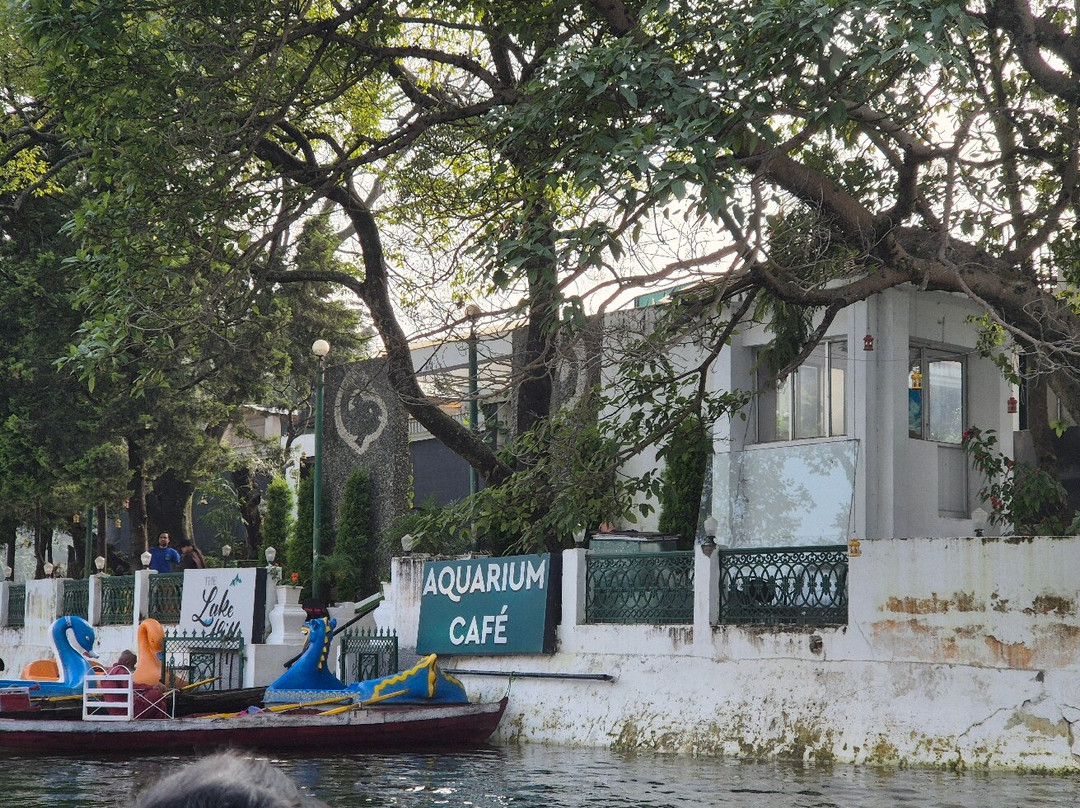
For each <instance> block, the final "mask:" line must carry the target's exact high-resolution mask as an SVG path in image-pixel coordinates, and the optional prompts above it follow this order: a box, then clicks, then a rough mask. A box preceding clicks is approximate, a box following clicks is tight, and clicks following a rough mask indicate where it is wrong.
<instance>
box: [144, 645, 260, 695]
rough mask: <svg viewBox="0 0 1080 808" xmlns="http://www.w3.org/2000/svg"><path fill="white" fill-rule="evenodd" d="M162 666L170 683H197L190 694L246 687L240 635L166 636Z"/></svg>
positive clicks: (242, 646)
mask: <svg viewBox="0 0 1080 808" xmlns="http://www.w3.org/2000/svg"><path fill="white" fill-rule="evenodd" d="M161 655H162V667H163V669H164V670H165V672H166V673H165V675H166V679H167V683H173V682H176V683H177V684H180V683H183V684H188V685H190V684H195V683H196V682H202V683H203V684H201V685H199V686H198V687H195V688H192V691H191V692H195V693H200V692H204V691H210V690H231V689H233V688H238V687H243V686H244V638H243V636H242V635H239V634H226V635H216V634H215V635H210V634H196V633H194V632H193V633H191V634H188V633H186V632H179V633H170V632H166V633H165V641H164V645H163V647H162V654H161Z"/></svg>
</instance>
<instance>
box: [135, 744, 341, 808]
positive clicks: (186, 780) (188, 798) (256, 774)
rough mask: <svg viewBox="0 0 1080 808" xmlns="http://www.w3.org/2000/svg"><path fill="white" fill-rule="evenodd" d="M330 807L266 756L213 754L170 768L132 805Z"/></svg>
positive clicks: (164, 807) (143, 807)
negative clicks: (301, 788)
mask: <svg viewBox="0 0 1080 808" xmlns="http://www.w3.org/2000/svg"><path fill="white" fill-rule="evenodd" d="M210 805H220V806H226V805H228V806H237V808H240V807H241V806H242V808H328V806H327V805H326V803H324V802H322V801H320V800H317V799H315V798H314V797H310V796H308V795H306V794H304V793H302V792H301V791H300V789H299V788H297V786H296V784H295V783H294V782H293V781H292V779H291V778H289V777H288V776H286V775H285V774H283V773H282V772H280V771H278V770H277V769H275V768H274V767H273V766H271V765H270V764H269V763H268V762H267V761H265V760H252V759H250V758H246V757H241V756H239V755H237V754H234V753H220V754H215V755H210V756H208V757H205V758H203V759H202V760H198V761H195V762H194V763H189V764H187V765H185V766H182V767H181V768H179V769H176V770H174V771H171V772H169V773H168V774H166V775H164V776H163V777H162V778H161V779H159V780H157V781H155V782H152V783H150V784H149V785H148V786H145V787H143V788H142V789H140V790H139V791H137V792H136V794H135V802H134V804H133V806H132V808H202V806H210Z"/></svg>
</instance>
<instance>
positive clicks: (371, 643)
mask: <svg viewBox="0 0 1080 808" xmlns="http://www.w3.org/2000/svg"><path fill="white" fill-rule="evenodd" d="M338 641H339V642H340V643H341V644H340V645H339V646H338V677H339V678H340V679H341V681H343V682H346V683H348V682H361V681H363V680H364V679H377V678H378V677H380V676H388V675H389V674H391V673H396V672H397V670H398V638H397V634H396V633H395V632H393V631H390V630H386V631H385V632H384V631H382V630H372V629H358V630H355V631H346V632H344V633H343V634H342V635H341V636H340V637H339V638H338Z"/></svg>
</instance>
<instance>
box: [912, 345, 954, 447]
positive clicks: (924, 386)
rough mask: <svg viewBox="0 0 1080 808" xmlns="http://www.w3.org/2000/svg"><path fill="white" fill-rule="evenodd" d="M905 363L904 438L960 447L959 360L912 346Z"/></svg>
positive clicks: (932, 350) (931, 349)
mask: <svg viewBox="0 0 1080 808" xmlns="http://www.w3.org/2000/svg"><path fill="white" fill-rule="evenodd" d="M909 359H910V361H909V362H908V435H909V436H910V437H912V438H919V439H922V440H934V441H939V442H941V443H960V438H961V436H962V435H963V434H964V362H963V357H962V356H960V355H959V354H954V353H950V352H949V351H942V350H937V349H934V348H925V347H921V346H917V345H912V346H911V348H910V350H909Z"/></svg>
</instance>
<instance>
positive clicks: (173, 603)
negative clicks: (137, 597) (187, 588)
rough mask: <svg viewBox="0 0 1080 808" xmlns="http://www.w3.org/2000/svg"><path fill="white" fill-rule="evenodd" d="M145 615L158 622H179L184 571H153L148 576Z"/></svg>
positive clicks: (174, 623)
mask: <svg viewBox="0 0 1080 808" xmlns="http://www.w3.org/2000/svg"><path fill="white" fill-rule="evenodd" d="M147 580H148V581H149V582H150V588H149V590H148V591H147V596H148V597H147V601H148V602H147V606H146V616H147V617H152V618H154V619H155V620H157V621H158V622H159V623H167V624H170V625H176V624H177V623H179V622H180V598H181V595H182V594H183V592H184V573H182V572H167V573H164V574H162V573H154V574H152V575H150V576H148V578H147Z"/></svg>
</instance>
